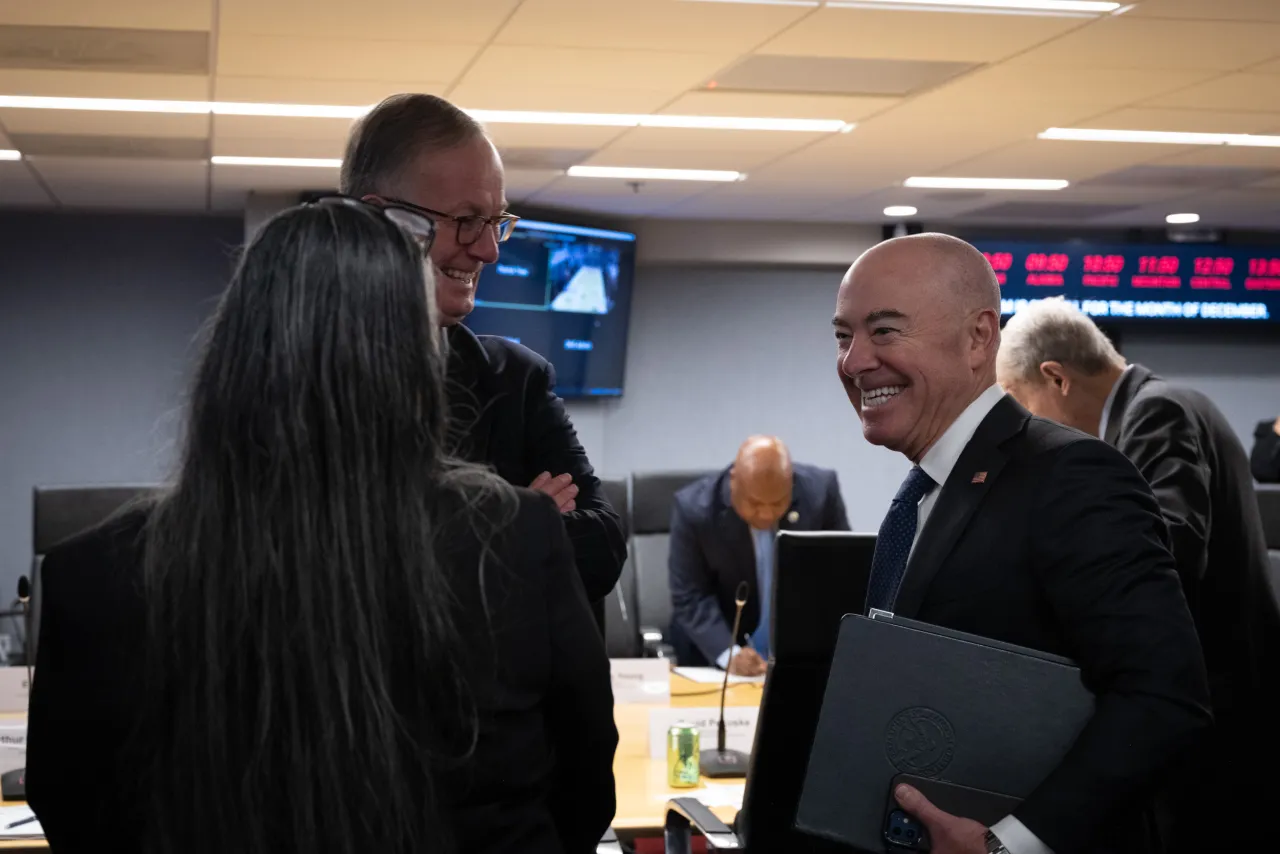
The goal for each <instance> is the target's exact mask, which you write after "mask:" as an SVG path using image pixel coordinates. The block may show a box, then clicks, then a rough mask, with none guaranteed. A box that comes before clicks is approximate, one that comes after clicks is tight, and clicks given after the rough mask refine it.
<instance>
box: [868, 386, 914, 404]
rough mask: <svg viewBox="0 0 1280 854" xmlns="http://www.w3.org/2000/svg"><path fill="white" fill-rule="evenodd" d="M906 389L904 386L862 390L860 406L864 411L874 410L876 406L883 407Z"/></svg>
mask: <svg viewBox="0 0 1280 854" xmlns="http://www.w3.org/2000/svg"><path fill="white" fill-rule="evenodd" d="M905 389H906V386H904V385H886V386H881V387H880V388H872V389H863V390H862V406H863V408H865V409H875V408H876V407H877V406H884V405H885V404H886V403H888V402H889V401H891V400H893V399H894V398H895V397H897V396H898V395H899V394H902V392H903V391H904V390H905Z"/></svg>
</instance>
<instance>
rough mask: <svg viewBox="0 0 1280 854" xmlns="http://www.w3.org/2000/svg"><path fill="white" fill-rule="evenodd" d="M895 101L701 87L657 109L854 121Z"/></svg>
mask: <svg viewBox="0 0 1280 854" xmlns="http://www.w3.org/2000/svg"><path fill="white" fill-rule="evenodd" d="M897 103H899V99H897V98H877V97H868V96H849V95H793V94H782V93H779V92H720V91H707V90H702V91H698V92H688V93H686V94H684V95H681V96H680V97H679V98H677V99H676V100H675V101H673V102H672V103H671V104H669V105H668V106H666V107H664V108H663V109H662V110H661V111H660V112H663V113H670V114H673V115H685V116H749V117H757V118H776V119H842V120H843V121H846V122H854V121H858V120H859V119H862V118H865V117H866V116H869V115H872V114H873V113H878V112H880V111H881V110H885V109H888V108H889V107H892V106H893V105H895V104H897Z"/></svg>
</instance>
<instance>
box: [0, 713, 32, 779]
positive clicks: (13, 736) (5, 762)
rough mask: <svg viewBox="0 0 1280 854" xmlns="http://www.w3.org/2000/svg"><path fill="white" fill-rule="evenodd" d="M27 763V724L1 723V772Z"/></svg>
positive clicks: (3, 772)
mask: <svg viewBox="0 0 1280 854" xmlns="http://www.w3.org/2000/svg"><path fill="white" fill-rule="evenodd" d="M26 764H27V725H26V723H25V722H23V723H8V722H6V723H3V724H0V774H5V773H8V772H9V771H12V770H13V769H15V768H22V767H23V766H25V765H26Z"/></svg>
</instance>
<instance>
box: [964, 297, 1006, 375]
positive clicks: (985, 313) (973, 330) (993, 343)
mask: <svg viewBox="0 0 1280 854" xmlns="http://www.w3.org/2000/svg"><path fill="white" fill-rule="evenodd" d="M969 335H970V337H971V340H972V342H973V351H972V352H973V353H974V355H975V357H976V361H977V364H982V363H983V362H985V361H986V360H987V358H989V356H988V354H989V353H991V352H992V351H994V350H998V349H999V348H1000V314H999V312H997V311H995V310H994V309H989V308H984V309H982V310H981V311H978V312H975V313H974V315H973V319H972V321H971V322H970V326H969Z"/></svg>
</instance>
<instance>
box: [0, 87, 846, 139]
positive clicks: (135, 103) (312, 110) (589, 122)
mask: <svg viewBox="0 0 1280 854" xmlns="http://www.w3.org/2000/svg"><path fill="white" fill-rule="evenodd" d="M0 108H6V109H26V110H94V111H105V112H124V113H185V114H195V115H201V114H210V113H212V114H213V115H218V116H273V117H281V118H303V119H357V118H360V117H361V116H363V115H364V114H365V113H367V112H369V109H370V108H369V106H368V105H364V106H332V105H326V104H250V103H243V102H233V101H142V100H134V99H125V98H45V97H32V96H27V95H0ZM467 112H468V113H469V114H470V115H471V116H473V117H474V118H475V119H476V120H477V121H481V122H486V123H491V124H533V125H584V126H593V127H655V128H700V129H705V130H775V131H799V132H802V133H841V132H848V131H849V130H851V129H852V128H853V127H854V126H853V125H852V124H850V123H849V122H846V121H844V120H843V119H789V118H753V117H737V116H679V115H653V114H636V113H560V112H545V111H533V110H467Z"/></svg>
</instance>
